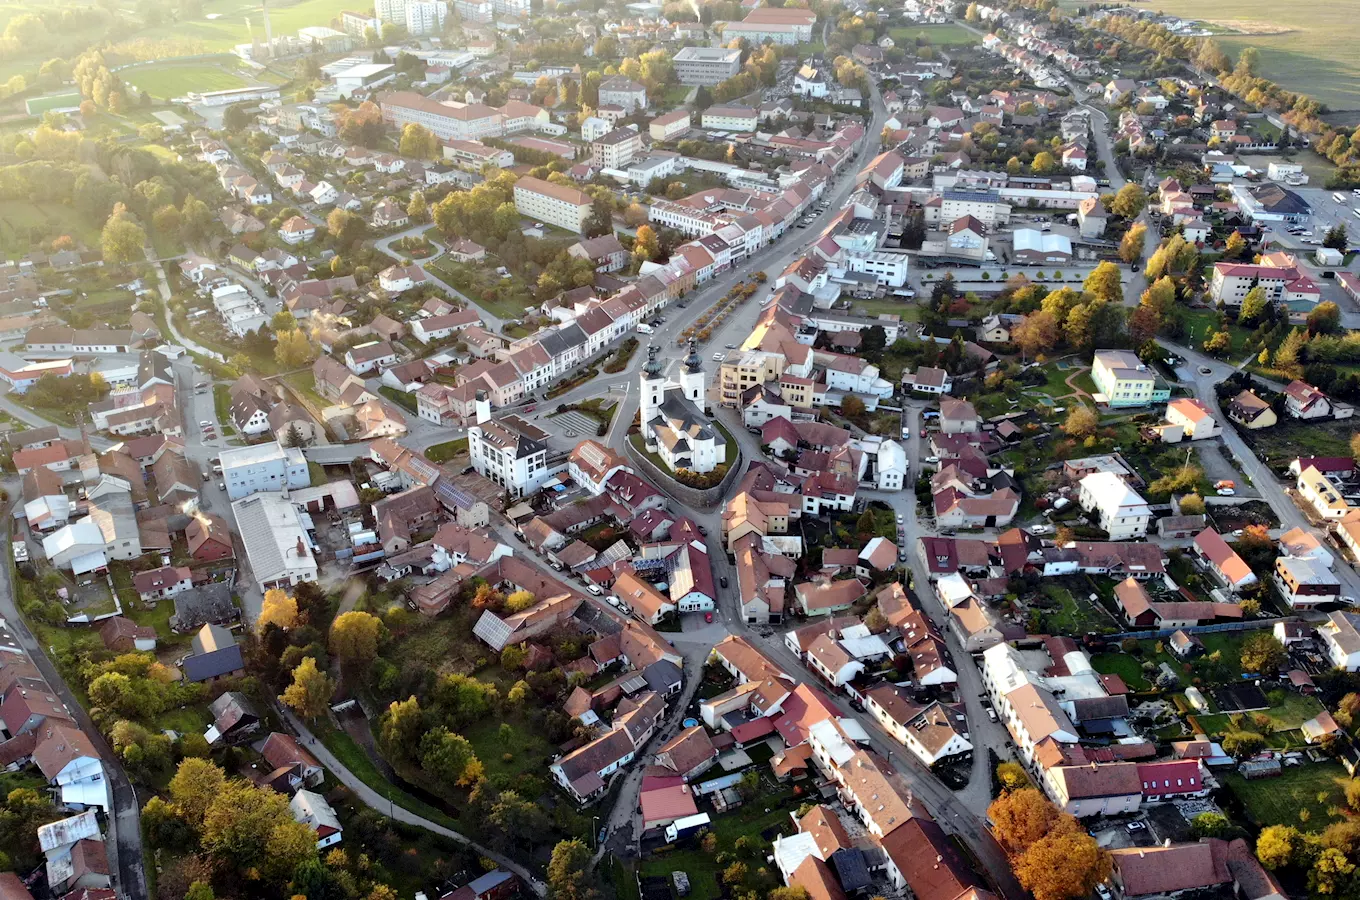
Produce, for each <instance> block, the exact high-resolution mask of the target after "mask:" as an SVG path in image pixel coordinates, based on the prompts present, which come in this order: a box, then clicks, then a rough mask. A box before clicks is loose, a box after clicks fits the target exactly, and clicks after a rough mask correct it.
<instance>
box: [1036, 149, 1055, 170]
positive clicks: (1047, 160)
mask: <svg viewBox="0 0 1360 900" xmlns="http://www.w3.org/2000/svg"><path fill="white" fill-rule="evenodd" d="M1029 169H1030V171H1031V172H1033V173H1034V174H1035V175H1049V174H1051V173H1053V172H1056V171H1058V161H1057V160H1056V159H1054V158H1053V154H1052V153H1049V152H1048V151H1047V150H1040V151H1039V152H1038V153H1036V154H1034V159H1033V161H1031V162H1030V164H1029Z"/></svg>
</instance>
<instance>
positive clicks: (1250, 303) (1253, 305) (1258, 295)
mask: <svg viewBox="0 0 1360 900" xmlns="http://www.w3.org/2000/svg"><path fill="white" fill-rule="evenodd" d="M1269 314H1270V301H1269V300H1268V299H1267V298H1266V289H1265V288H1263V287H1261V286H1260V285H1259V284H1258V285H1256V286H1255V287H1254V288H1252V289H1251V290H1249V291H1247V295H1246V296H1245V297H1243V298H1242V308H1241V309H1240V310H1239V311H1238V313H1237V324H1239V325H1241V326H1242V327H1244V328H1252V327H1254V326H1256V325H1258V324H1260V323H1261V322H1262V321H1264V320H1265V318H1266V317H1267V316H1268V315H1269Z"/></svg>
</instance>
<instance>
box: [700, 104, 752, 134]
mask: <svg viewBox="0 0 1360 900" xmlns="http://www.w3.org/2000/svg"><path fill="white" fill-rule="evenodd" d="M759 119H760V112H759V111H758V110H755V109H752V108H751V107H749V106H710V107H709V108H708V109H706V110H704V116H703V120H702V121H703V126H704V128H711V129H713V130H714V131H755V130H756V123H757V122H758V121H759Z"/></svg>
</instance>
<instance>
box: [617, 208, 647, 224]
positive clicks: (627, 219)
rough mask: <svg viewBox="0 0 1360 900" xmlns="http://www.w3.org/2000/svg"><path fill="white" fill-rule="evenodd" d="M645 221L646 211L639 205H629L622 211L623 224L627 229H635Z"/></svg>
mask: <svg viewBox="0 0 1360 900" xmlns="http://www.w3.org/2000/svg"><path fill="white" fill-rule="evenodd" d="M646 221H647V210H646V209H644V208H643V207H642V204H641V203H630V204H628V208H627V209H625V210H624V211H623V223H624V224H625V225H627V226H628V227H629V228H637V227H638V226H640V225H643V224H644V223H646Z"/></svg>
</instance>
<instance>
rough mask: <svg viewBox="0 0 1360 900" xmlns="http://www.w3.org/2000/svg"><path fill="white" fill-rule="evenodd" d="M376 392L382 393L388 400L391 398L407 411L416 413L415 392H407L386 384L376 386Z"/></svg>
mask: <svg viewBox="0 0 1360 900" xmlns="http://www.w3.org/2000/svg"><path fill="white" fill-rule="evenodd" d="M378 393H379V394H382V395H383V396H384V397H386V398H387V399H388V400H391V401H392V402H393V403H395V404H397V405H398V406H400V407H401V408H402V409H404V410H406V411H407V412H409V413H412V414H416V413H417V412H418V410H417V407H416V395H415V394H408V393H406V392H405V391H403V390H400V389H398V388H394V387H390V386H388V385H383V386H382V387H380V388H378Z"/></svg>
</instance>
